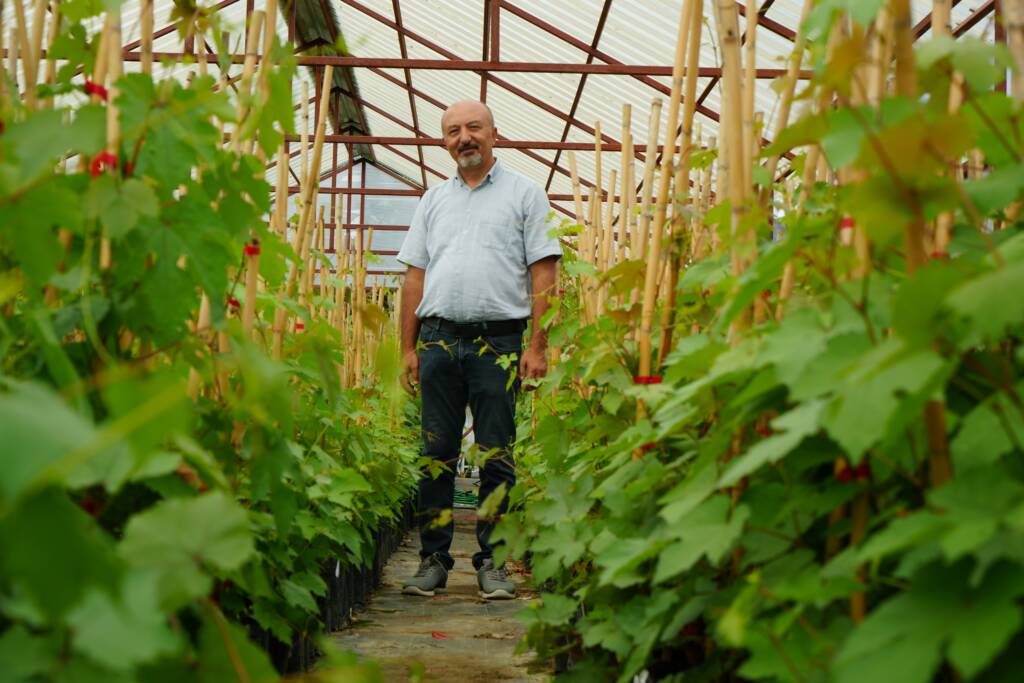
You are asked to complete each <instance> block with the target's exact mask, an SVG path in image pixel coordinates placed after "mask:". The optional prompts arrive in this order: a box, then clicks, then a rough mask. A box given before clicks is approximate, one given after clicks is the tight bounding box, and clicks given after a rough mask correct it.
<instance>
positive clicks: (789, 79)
mask: <svg viewBox="0 0 1024 683" xmlns="http://www.w3.org/2000/svg"><path fill="white" fill-rule="evenodd" d="M811 3H812V0H804V7H803V9H802V10H801V11H800V25H799V26H800V27H799V29H798V30H797V34H796V40H795V41H794V42H793V53H792V54H791V55H790V57H789V64H788V66H787V67H786V81H785V83H786V88H785V90H783V91H782V96H781V98H780V99H779V113H778V119H777V120H776V122H775V136H774V138H775V139H778V137H779V134H780V133H781V132H782V131H783V130H785V129H786V127H787V126H788V125H789V114H790V111H791V109H792V107H793V94H794V93H795V92H796V84H797V80H798V78H797V77H798V76H799V74H800V67H801V66H802V65H803V57H804V48H805V46H806V43H807V37H806V36H805V35H804V30H803V27H804V23H805V22H806V21H807V17H808V15H810V12H811ZM780 158H781V156H780V155H779V154H773V155H771V156H770V157H768V163H767V169H768V178H769V179H770V180H772V181H774V179H775V171H776V170H777V168H778V165H779V159H780ZM767 194H768V197H771V196H772V189H771V188H770V187H769V188H768V193H767ZM769 205H770V202H769Z"/></svg>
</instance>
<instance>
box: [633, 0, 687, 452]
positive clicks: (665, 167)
mask: <svg viewBox="0 0 1024 683" xmlns="http://www.w3.org/2000/svg"><path fill="white" fill-rule="evenodd" d="M694 4H695V3H694V0H687V1H686V2H684V3H683V6H682V8H681V9H680V12H679V28H678V31H677V37H676V53H675V61H674V63H673V65H672V91H671V93H672V94H671V96H670V99H669V103H668V118H667V120H666V121H665V134H664V136H663V139H664V140H665V149H664V152H662V155H661V177H660V178H659V179H658V180H659V182H658V201H657V203H656V204H655V209H654V221H653V223H652V225H651V235H650V249H649V250H648V253H647V268H646V270H645V272H644V298H643V308H642V309H641V313H640V329H639V333H638V335H637V339H638V352H639V361H638V363H637V365H638V371H637V374H638V375H639V376H641V377H645V378H646V377H648V376H650V374H651V326H652V324H653V322H654V305H655V295H656V294H657V291H658V290H657V287H658V275H659V272H658V271H659V270H660V264H661V238H662V231H663V229H664V224H665V205H666V204H667V202H668V192H669V184H670V183H671V181H672V165H673V162H674V160H675V140H676V126H677V125H678V123H679V100H680V95H681V94H682V91H683V67H684V62H685V60H686V46H687V40H688V39H689V36H690V22H691V21H693V18H694V16H695V12H694ZM648 154H650V152H648ZM643 381H647V380H646V379H645V380H643ZM646 414H647V409H646V407H645V406H644V403H643V401H637V419H638V420H640V419H643V418H644V417H646ZM633 455H634V457H639V455H640V453H634V454H633Z"/></svg>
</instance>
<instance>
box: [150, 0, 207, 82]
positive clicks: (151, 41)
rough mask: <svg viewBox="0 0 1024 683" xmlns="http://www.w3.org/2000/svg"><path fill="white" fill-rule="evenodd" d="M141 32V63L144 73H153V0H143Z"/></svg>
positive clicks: (203, 49)
mask: <svg viewBox="0 0 1024 683" xmlns="http://www.w3.org/2000/svg"><path fill="white" fill-rule="evenodd" d="M139 33H140V36H139V37H140V38H141V40H142V45H141V48H142V49H141V52H142V58H141V64H142V73H144V74H147V75H152V74H153V0H142V7H141V9H140V13H139ZM204 42H205V41H204V40H203V38H202V36H200V38H199V50H200V51H201V52H204V51H205V45H204Z"/></svg>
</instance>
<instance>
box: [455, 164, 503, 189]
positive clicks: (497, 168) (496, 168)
mask: <svg viewBox="0 0 1024 683" xmlns="http://www.w3.org/2000/svg"><path fill="white" fill-rule="evenodd" d="M502 172H503V169H502V166H501V159H499V158H498V157H494V163H493V164H492V165H491V170H489V171H487V175H485V176H484V179H483V180H482V181H481V182H480V184H479V185H477V187H483V186H484V185H486V184H487V183H493V182H494V181H496V180H497V179H498V177H499V176H501V174H502ZM455 182H456V183H458V184H459V185H460V186H461V187H467V185H466V181H465V180H463V179H462V174H461V173H459V171H458V170H456V171H455Z"/></svg>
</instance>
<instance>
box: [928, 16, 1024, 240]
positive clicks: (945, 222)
mask: <svg viewBox="0 0 1024 683" xmlns="http://www.w3.org/2000/svg"><path fill="white" fill-rule="evenodd" d="M1012 4H1013V3H1004V5H1005V8H1006V9H1009V7H1010V5H1012ZM1018 4H1019V3H1018ZM952 11H953V4H952V0H934V3H933V5H932V34H933V35H934V36H935V37H937V38H938V37H946V38H949V37H952V35H953V30H952V26H951V22H952ZM1011 13H1012V10H1011ZM1006 16H1007V14H1006V13H1005V10H1004V18H1005V17H1006ZM1016 73H1017V72H1015V74H1016ZM1014 78H1017V76H1016V75H1015V76H1014ZM963 85H964V79H963V75H962V74H961V73H960V72H958V71H954V72H953V73H952V74H951V75H950V81H949V100H948V102H947V111H949V113H951V114H955V113H956V112H957V111H959V110H960V105H961V104H962V103H963ZM959 167H960V161H959V160H956V161H954V162H953V163H952V164H951V165H950V168H949V170H948V172H947V175H948V176H949V177H950V178H951V179H952V180H953V182H959V181H958V174H959V171H960V169H959ZM952 232H953V212H952V211H945V212H943V213H941V214H939V216H938V218H936V219H935V236H934V241H933V244H932V253H933V254H934V255H935V256H938V257H942V256H945V255H946V254H947V252H948V250H949V241H950V239H951V237H952Z"/></svg>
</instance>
